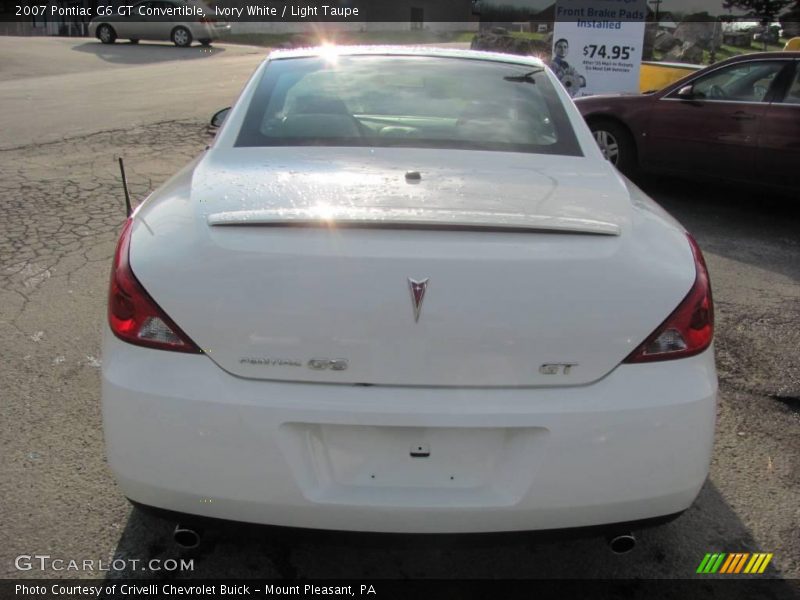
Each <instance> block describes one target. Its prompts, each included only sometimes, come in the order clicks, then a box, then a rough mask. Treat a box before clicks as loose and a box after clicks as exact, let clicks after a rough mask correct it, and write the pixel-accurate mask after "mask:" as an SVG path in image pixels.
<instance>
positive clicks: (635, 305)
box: [103, 48, 717, 532]
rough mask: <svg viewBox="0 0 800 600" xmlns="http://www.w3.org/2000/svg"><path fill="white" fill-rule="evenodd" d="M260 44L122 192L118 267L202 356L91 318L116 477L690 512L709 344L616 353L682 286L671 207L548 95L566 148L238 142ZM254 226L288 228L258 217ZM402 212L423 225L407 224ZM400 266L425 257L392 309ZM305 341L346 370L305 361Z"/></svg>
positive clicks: (699, 470)
mask: <svg viewBox="0 0 800 600" xmlns="http://www.w3.org/2000/svg"><path fill="white" fill-rule="evenodd" d="M340 51H342V52H350V53H376V54H398V55H405V54H409V53H417V54H424V55H434V56H443V57H454V58H471V59H475V60H488V61H492V60H496V61H504V62H511V63H516V64H524V65H531V66H534V67H536V66H541V63H539V62H538V61H537V60H536V59H531V58H523V57H510V56H505V55H494V54H486V53H476V52H466V51H444V50H442V51H439V50H431V49H419V50H409V49H407V48H403V49H387V48H377V49H376V48H372V49H347V50H340ZM313 52H314V51H312V50H304V51H300V52H298V51H294V52H284V53H279V54H276V55H272V57H271V59H281V58H291V57H293V56H303V55H308V54H309V53H313ZM265 67H266V63H265V64H264V65H262V67H260V68H259V70H257V72H256V74H255V75H254V77H253V79H251V81H250V82H249V83H248V85H247V86H246V87H245V89H244V91H243V92H242V94H241V96H240V99H239V101H238V102H237V105H236V106H235V107H234V108H233V110H232V111H231V113H230V114H229V116H228V119H227V120H226V122H225V124H224V126H223V128H222V131H220V132H219V134H218V136H217V139H216V140H215V142H214V144H213V146H212V148H211V149H210V150H209V151H208V152H207V153H206V154H205V155H204V156H202V157H200V158H198V159H197V160H196V161H195V162H193V163H192V164H190V165H189V166H187V167H186V168H185V169H184V170H183V171H181V172H180V173H178V174H177V175H176V176H175V177H174V178H173V179H171V180H170V181H169V182H167V183H166V184H165V185H164V186H162V188H160V189H159V190H157V191H156V192H154V194H153V195H152V196H151V197H150V198H149V199H148V200H147V201H146V202H145V203H144V205H143V206H141V207H140V208H139V209H138V210H137V212H136V213H135V217H134V222H133V233H132V241H131V251H130V261H131V266H132V268H133V271H134V272H135V274H136V276H137V278H138V279H139V280H140V281H141V283H142V284H143V286H144V287H145V289H147V290H148V292H149V293H150V294H151V296H152V297H153V298H155V299H156V301H157V302H158V303H159V305H160V306H161V307H162V308H163V309H164V310H165V312H166V313H167V314H168V315H170V316H171V317H172V318H173V319H174V320H175V321H176V322H177V323H178V324H179V325H180V326H181V328H182V329H183V330H184V331H185V332H186V333H187V334H188V335H189V336H190V337H191V338H192V339H193V340H194V341H195V342H197V343H198V345H199V346H200V347H201V348H202V349H203V351H204V354H202V355H186V354H179V353H174V352H165V351H161V350H151V349H146V348H141V347H137V346H133V345H130V344H127V343H125V342H123V341H121V340H119V339H117V338H116V337H114V335H113V334H111V332H110V331H108V332H107V334H106V336H105V342H104V360H103V407H104V424H105V433H106V440H107V448H108V458H109V465H110V466H111V468H112V470H113V471H114V473H115V475H116V477H117V479H118V482H119V484H120V486H121V488H122V490H123V492H124V493H125V494H126V496H128V497H129V498H131V499H133V500H136V501H138V502H140V503H143V504H147V505H152V506H156V507H159V508H165V509H170V510H174V511H180V512H186V513H190V514H196V515H205V516H212V517H221V518H226V519H233V520H242V521H251V522H257V523H268V524H276V525H290V526H301V527H318V528H326V529H351V530H363V531H404V532H467V531H502V530H532V529H550V528H562V527H573V526H584V525H598V524H607V523H614V522H620V521H628V520H633V519H645V518H650V517H658V516H663V515H667V514H671V513H676V512H680V511H681V510H684V509H686V508H687V507H688V506H689V505H690V504H691V502H692V501H693V500H694V498H695V497H696V495H697V493H698V492H699V490H700V487H701V486H702V484H703V482H704V480H705V477H706V475H707V472H708V465H709V461H710V455H711V449H712V442H713V431H714V420H715V405H716V389H717V383H716V373H715V367H714V359H713V346H712V347H711V348H709V349H708V350H706V351H705V352H703V353H701V354H699V355H696V356H693V357H690V358H684V359H679V360H671V361H665V362H654V363H648V364H620V363H621V362H622V361H623V359H625V357H626V356H627V355H628V354H629V353H630V352H631V351H632V350H633V349H634V348H635V347H636V346H638V345H639V344H640V343H641V342H642V340H644V339H645V338H646V337H647V336H648V335H649V334H650V333H651V332H652V331H653V330H655V329H656V327H657V326H658V325H659V324H660V323H661V322H662V321H663V320H664V319H665V318H666V316H667V315H669V314H670V312H671V311H672V310H673V309H674V308H675V307H676V306H677V305H678V304H679V303H680V301H681V299H682V298H683V297H684V296H685V295H686V293H687V291H688V290H689V289H690V288H691V287H692V284H693V282H694V278H695V267H694V262H693V257H692V252H691V249H690V247H689V244H688V242H687V239H686V234H685V231H684V230H683V228H682V227H681V226H680V225H679V224H678V223H677V222H675V221H674V220H673V219H672V218H671V217H669V216H668V215H667V214H666V213H665V212H664V211H663V210H661V209H660V207H658V206H657V205H656V204H655V203H654V202H652V201H651V200H649V199H648V198H647V197H646V196H645V195H644V194H643V193H642V192H640V191H639V190H638V189H637V188H636V187H635V186H633V184H631V183H630V182H628V181H627V180H625V179H624V178H623V177H622V176H620V175H619V174H618V173H617V172H616V171H615V170H614V169H613V167H611V166H610V165H609V164H608V163H607V162H606V161H605V160H604V159H603V157H602V155H601V153H600V151H599V150H598V148H597V146H596V144H595V142H594V139H593V137H592V135H591V133H590V132H589V130H588V128H587V127H586V125H585V124H584V122H583V120H582V118H581V117H580V115H579V113H578V112H577V110H576V109H575V108H574V106H573V105H572V103H571V101H570V100H569V98H568V96H567V94H566V92H564V91H563V90H562V89H560V88H559V89H558V93H559V96H560V97H561V99H562V101H563V103H564V105H565V107H566V110H567V112H568V115H569V119H570V121H571V123H572V125H573V127H574V129H575V132H576V136H577V138H578V140H579V143H580V146H581V149H582V151H583V154H584V156H582V157H566V156H552V155H539V154H523V153H511V152H478V151H469V150H453V151H449V150H448V151H440V150H430V149H412V148H317V147H315V148H307V147H293V148H236V147H234V142H235V137H236V132H237V131H238V128H239V126H240V125H241V122H242V119H243V116H244V112H245V110H246V107H247V104H248V102H249V99H250V97H251V95H252V93H253V91H254V88H255V82H256V81H257V80H258V79H259V77H260V74H261V71H262V70H263V69H264V68H265ZM547 76H548V77H551V78H552V75H551V74H549V73H548V74H547ZM409 170H418V171H420V172H421V175H422V181H421V182H420V184H419V185H414V186H411V185H409V184H408V183H407V182H406V181H405V180H404V174H405V173H406V172H407V171H409ZM350 207H355V208H350ZM309 221H315V223H313V224H314V225H315V226H311V227H309V226H308V225H309ZM328 222H331V223H336V224H340V225H344V226H339V227H325V226H319V225H320V224H321V223H322V224H324V223H328ZM243 223H249V224H250V225H254V226H250V225H248V226H241V225H242V224H243ZM275 223H278V224H290V225H297V224H298V223H299V224H301V225H303V226H300V227H297V226H292V227H262V225H264V224H269V225H273V224H275ZM363 223H368V224H369V225H370V227H368V228H366V229H363V228H360V227H349V226H347V225H352V224H356V225H357V224H363ZM420 224H424V225H426V226H430V227H433V228H432V229H430V228H429V229H422V230H408V229H407V228H406V226H412V227H413V226H417V225H420ZM373 225H387V226H389V227H388V228H384V227H378V228H375V227H372V226H373ZM395 226H400V227H395ZM409 278H411V279H418V280H419V279H424V278H428V279H429V288H428V290H427V292H426V296H425V298H424V303H423V305H422V308H421V312H420V318H419V321H418V322H416V323H415V320H414V315H413V307H412V303H411V300H410V297H409V289H408V279H409ZM323 358H324V359H344V360H346V361H347V362H348V368H347V369H346V370H340V371H334V370H314V369H309V368H307V366H306V365H307V362H308V361H309V360H313V359H323ZM248 359H253V360H248ZM281 361H283V362H281ZM543 364H557V365H564V364H568V365H574V366H572V367H570V368H569V369H561V370H556V372H554V373H552V372H547V370H546V369H540V366H541V365H543ZM415 448H424V449H425V451H426V452H429V456H423V457H420V456H417V457H415V456H414V455H413V454H414V449H415Z"/></svg>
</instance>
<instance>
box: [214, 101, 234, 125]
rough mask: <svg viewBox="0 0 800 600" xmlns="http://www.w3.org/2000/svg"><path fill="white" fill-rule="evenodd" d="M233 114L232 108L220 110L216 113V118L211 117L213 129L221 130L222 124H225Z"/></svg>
mask: <svg viewBox="0 0 800 600" xmlns="http://www.w3.org/2000/svg"><path fill="white" fill-rule="evenodd" d="M229 112H231V107H230V106H229V107H228V108H223V109H222V110H218V111H217V112H215V113H214V116H213V117H211V127H214V128H219V127H222V124H223V123H224V122H225V119H226V118H227V117H228V113H229Z"/></svg>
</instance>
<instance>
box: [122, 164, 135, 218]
mask: <svg viewBox="0 0 800 600" xmlns="http://www.w3.org/2000/svg"><path fill="white" fill-rule="evenodd" d="M119 172H120V173H122V189H123V190H125V212H126V216H128V217H130V216H131V213H132V212H133V209H132V208H131V195H130V194H129V193H128V180H127V178H126V177H125V165H124V164H122V157H121V156H120V157H119Z"/></svg>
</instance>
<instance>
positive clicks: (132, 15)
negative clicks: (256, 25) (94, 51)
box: [89, 0, 231, 47]
mask: <svg viewBox="0 0 800 600" xmlns="http://www.w3.org/2000/svg"><path fill="white" fill-rule="evenodd" d="M187 7H189V8H193V9H195V10H197V9H200V10H202V14H203V16H196V15H195V16H186V15H184V14H181V13H180V12H179V11H181V10H183V9H186V8H187ZM170 15H174V16H170ZM230 30H231V25H230V23H228V22H226V21H221V20H217V19H216V18H215V17H214V11H213V9H212V8H210V7H209V6H208V5H207V4H205V3H203V2H201V1H200V0H145V1H144V2H136V3H134V4H132V5H130V8H127V7H126V8H125V10H124V11H123V13H122V14H119V13H114V14H112V15H102V16H99V15H98V16H97V17H95V18H94V19H92V20H91V21H90V22H89V35H91V36H94V37H96V38H97V39H99V40H100V41H101V42H103V43H104V44H113V43H114V42H115V41H117V40H118V39H127V40H129V41H130V42H131V43H133V44H138V43H139V40H152V41H171V42H172V43H173V44H175V45H176V46H179V47H188V46H191V45H192V42H193V41H197V42H199V43H200V44H201V45H203V46H209V45H210V44H211V42H213V41H214V40H216V39H219V37H220V36H221V35H224V34H226V33H228V32H230Z"/></svg>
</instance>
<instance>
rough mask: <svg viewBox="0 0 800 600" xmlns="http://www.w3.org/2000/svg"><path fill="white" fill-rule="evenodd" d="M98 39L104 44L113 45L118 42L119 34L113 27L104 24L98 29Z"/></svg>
mask: <svg viewBox="0 0 800 600" xmlns="http://www.w3.org/2000/svg"><path fill="white" fill-rule="evenodd" d="M97 39H98V40H100V41H101V42H103V43H104V44H113V43H114V42H116V41H117V32H116V31H114V28H113V27H112V26H111V25H106V24H105V23H103V24H102V25H100V27H98V28H97Z"/></svg>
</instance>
